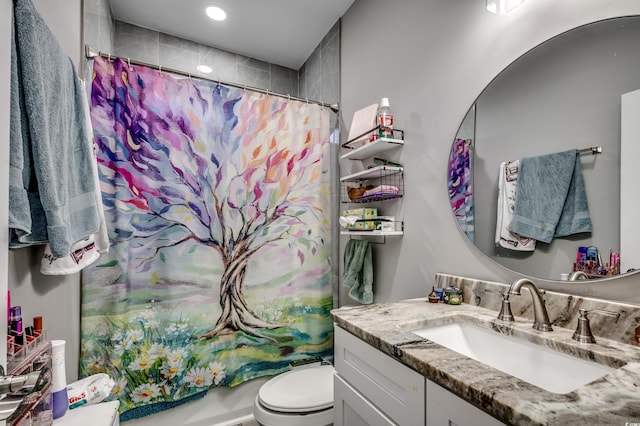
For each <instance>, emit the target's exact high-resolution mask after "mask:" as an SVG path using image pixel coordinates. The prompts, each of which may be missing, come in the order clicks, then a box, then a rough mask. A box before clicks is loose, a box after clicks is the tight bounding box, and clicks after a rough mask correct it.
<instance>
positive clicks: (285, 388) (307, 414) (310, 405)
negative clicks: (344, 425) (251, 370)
mask: <svg viewBox="0 0 640 426" xmlns="http://www.w3.org/2000/svg"><path fill="white" fill-rule="evenodd" d="M334 372H335V369H334V368H333V366H332V365H319V366H313V367H297V368H294V369H293V370H290V371H287V372H286V373H282V374H280V375H278V376H275V377H273V378H272V379H270V380H269V381H268V382H266V383H265V384H264V385H262V386H261V387H260V391H259V392H258V395H257V396H256V400H255V403H254V407H253V416H254V417H255V419H256V421H257V422H258V424H260V425H263V426H328V425H331V424H333V375H334Z"/></svg>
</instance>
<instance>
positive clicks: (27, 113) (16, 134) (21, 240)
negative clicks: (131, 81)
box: [9, 0, 99, 257]
mask: <svg viewBox="0 0 640 426" xmlns="http://www.w3.org/2000/svg"><path fill="white" fill-rule="evenodd" d="M14 4H15V5H14V11H13V12H14V31H15V34H14V37H12V42H13V46H12V49H11V53H12V57H11V65H12V70H13V71H15V72H12V74H11V100H12V110H13V108H14V107H16V106H17V107H18V108H19V113H18V112H17V111H12V113H11V119H12V123H11V125H10V127H11V139H10V145H11V147H10V149H11V155H10V165H11V172H10V180H11V181H10V191H9V196H10V198H9V210H10V214H9V219H10V223H9V227H10V242H9V246H10V247H11V248H16V247H22V246H27V245H32V244H44V243H46V242H49V244H50V247H51V252H52V253H53V255H54V256H56V257H64V256H67V255H68V254H69V253H70V249H71V246H72V245H73V244H74V243H76V242H78V241H80V240H83V239H85V238H87V237H88V236H89V235H92V234H94V233H95V232H97V231H98V228H99V216H98V206H97V204H96V201H95V196H94V195H95V183H94V181H93V179H91V178H90V177H91V176H92V175H91V173H92V167H93V165H92V161H94V160H93V155H92V152H91V148H90V147H91V144H90V142H89V141H87V132H86V128H85V118H84V105H83V104H82V102H83V98H82V90H83V88H82V84H81V81H80V80H79V78H78V76H77V73H76V70H75V67H74V65H73V62H72V61H71V59H70V58H69V57H68V56H67V55H66V54H65V53H64V51H63V50H62V48H61V47H60V45H59V44H58V41H57V40H56V38H55V36H54V34H53V33H52V32H51V30H50V29H49V28H48V27H47V25H46V23H45V21H44V19H42V17H41V16H40V14H39V13H38V11H37V10H36V8H35V7H34V5H33V3H32V2H31V0H18V1H15V2H14ZM14 120H19V122H14Z"/></svg>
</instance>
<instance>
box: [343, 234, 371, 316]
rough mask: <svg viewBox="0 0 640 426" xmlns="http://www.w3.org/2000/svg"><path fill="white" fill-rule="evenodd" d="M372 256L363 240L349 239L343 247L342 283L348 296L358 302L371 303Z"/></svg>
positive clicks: (367, 242) (369, 246)
mask: <svg viewBox="0 0 640 426" xmlns="http://www.w3.org/2000/svg"><path fill="white" fill-rule="evenodd" d="M372 259H373V256H372V254H371V245H370V244H369V241H365V240H349V242H348V243H347V246H346V247H345V249H344V273H343V274H342V285H344V286H345V287H348V288H349V297H351V298H352V299H353V300H356V301H358V302H360V303H364V304H369V303H373V260H372Z"/></svg>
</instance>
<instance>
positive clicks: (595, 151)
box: [576, 145, 602, 155]
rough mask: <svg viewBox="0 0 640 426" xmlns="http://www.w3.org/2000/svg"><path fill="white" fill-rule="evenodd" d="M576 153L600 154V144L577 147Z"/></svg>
mask: <svg viewBox="0 0 640 426" xmlns="http://www.w3.org/2000/svg"><path fill="white" fill-rule="evenodd" d="M576 153H577V154H578V155H582V154H591V155H596V154H600V153H602V145H600V146H592V147H590V148H582V149H577V150H576Z"/></svg>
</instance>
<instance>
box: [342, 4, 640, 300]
mask: <svg viewBox="0 0 640 426" xmlns="http://www.w3.org/2000/svg"><path fill="white" fill-rule="evenodd" d="M638 13H640V4H638V2H637V1H634V0H620V1H616V2H606V4H605V3H603V2H601V1H599V0H580V1H578V0H567V1H563V2H557V1H554V0H537V1H525V2H524V3H523V4H522V5H520V6H519V7H518V8H516V9H514V10H513V11H512V12H511V13H509V14H507V15H504V16H496V15H492V14H490V13H488V12H487V11H486V9H485V2H484V1H474V2H470V1H464V2H463V1H447V0H431V1H423V0H398V1H394V2H388V1H384V0H356V2H355V4H354V5H353V6H352V7H351V8H350V9H349V11H348V12H347V13H346V14H345V16H344V17H343V19H342V29H341V31H342V42H341V47H342V65H341V66H342V74H341V107H342V114H343V117H344V120H343V125H344V126H345V128H347V129H348V126H349V124H350V121H351V118H352V117H353V113H354V111H356V110H358V109H360V108H362V107H364V106H366V105H369V104H371V103H373V102H377V101H379V99H380V98H381V97H383V96H386V97H389V98H390V101H391V105H392V108H393V109H394V112H395V120H396V122H395V123H396V126H397V127H399V128H402V129H404V130H405V131H406V142H405V146H404V147H403V149H402V151H401V152H400V153H398V154H395V155H397V159H398V160H399V161H400V162H402V163H403V164H404V166H405V196H404V198H403V199H402V201H401V203H400V205H398V206H393V205H391V206H390V207H389V208H390V209H392V210H393V212H397V213H398V215H399V216H400V217H401V218H402V219H404V221H405V235H404V237H402V238H401V239H400V240H399V241H395V240H391V239H390V238H387V243H386V244H384V245H376V246H374V251H375V255H374V257H375V270H374V274H375V283H374V297H375V301H376V302H382V301H388V300H399V299H405V298H411V297H418V296H425V295H426V294H427V292H428V291H429V290H430V289H431V286H432V285H433V284H434V275H435V273H437V272H444V273H451V274H456V275H463V276H468V277H474V278H479V279H486V280H493V281H499V282H511V281H513V280H514V279H515V278H516V277H517V274H515V273H513V272H511V271H509V270H507V269H505V268H504V267H502V266H499V265H497V264H496V263H494V262H491V261H489V260H488V258H487V257H485V256H484V255H483V254H481V253H480V252H479V251H478V250H477V249H476V248H475V247H474V246H473V245H472V244H470V243H469V242H468V240H467V239H466V238H465V237H464V235H463V234H462V233H461V232H460V231H459V229H458V228H457V226H456V224H455V222H454V220H453V218H452V214H451V208H450V206H449V201H448V195H447V189H446V188H447V181H446V177H447V162H448V156H449V149H450V147H451V142H452V140H453V138H454V137H455V135H456V132H457V130H458V127H459V125H460V123H461V121H462V119H463V118H464V116H465V114H466V113H467V110H468V109H469V106H470V105H471V104H472V103H473V101H474V100H475V99H476V98H477V96H478V95H479V94H480V93H481V92H482V90H483V89H484V88H485V87H486V86H487V84H488V83H489V82H490V81H491V80H492V79H493V78H494V77H495V76H496V75H497V74H498V73H499V72H500V71H501V70H502V69H504V68H505V67H506V66H507V65H508V64H510V63H511V62H512V61H514V60H515V59H516V58H518V57H519V56H520V55H522V54H523V53H525V52H527V51H528V50H530V49H531V48H533V47H534V46H536V45H538V44H540V43H541V42H543V41H544V40H547V39H548V38H550V37H552V36H555V35H557V34H559V33H561V32H564V31H567V30H569V29H571V28H575V27H577V26H579V25H583V24H585V23H587V22H592V21H595V20H599V19H603V18H607V17H612V16H620V15H633V14H638ZM373 23H384V25H382V24H379V25H378V24H373ZM399 29H401V31H400V30H399ZM342 134H343V135H346V134H347V132H346V131H343V132H342ZM385 208H386V207H385ZM345 242H346V239H345V238H342V244H343V245H344V244H345ZM639 281H640V277H639V276H637V275H634V276H630V277H625V278H620V279H617V280H614V281H607V282H603V283H589V284H574V285H573V286H571V285H569V284H562V283H551V282H546V281H541V283H542V285H543V286H544V287H547V288H550V289H551V288H552V289H557V290H560V291H571V292H575V293H580V294H583V295H597V296H598V297H609V298H616V299H621V300H633V301H636V302H640V292H639V289H640V286H639V285H638V283H639ZM341 302H342V303H343V304H348V303H353V302H352V301H351V300H350V299H349V298H348V296H346V294H345V292H344V291H343V292H342V294H341Z"/></svg>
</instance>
